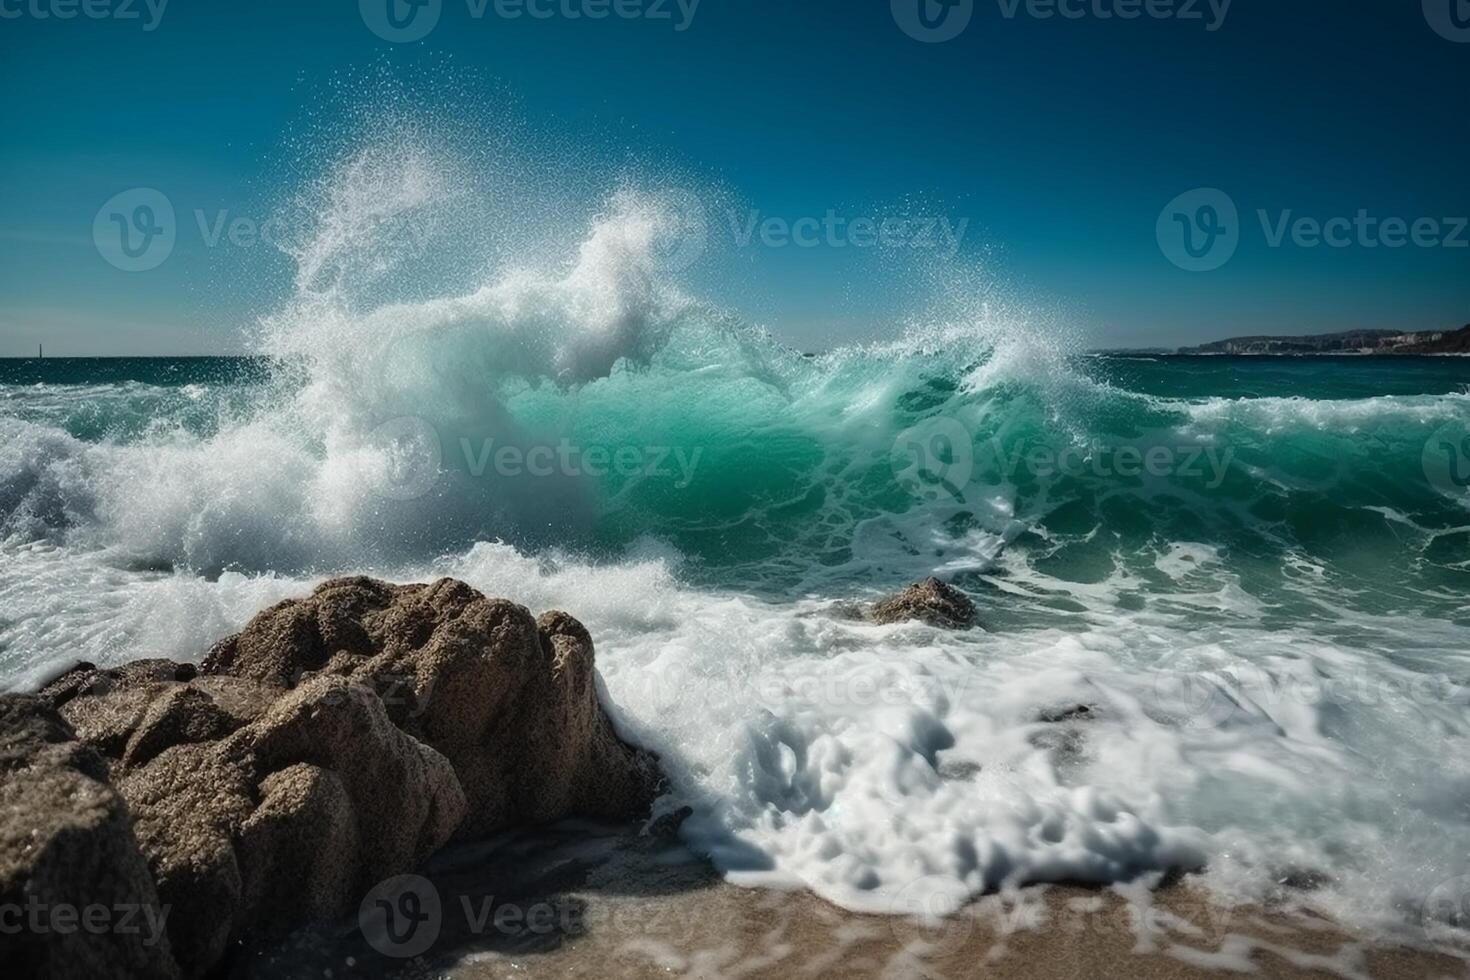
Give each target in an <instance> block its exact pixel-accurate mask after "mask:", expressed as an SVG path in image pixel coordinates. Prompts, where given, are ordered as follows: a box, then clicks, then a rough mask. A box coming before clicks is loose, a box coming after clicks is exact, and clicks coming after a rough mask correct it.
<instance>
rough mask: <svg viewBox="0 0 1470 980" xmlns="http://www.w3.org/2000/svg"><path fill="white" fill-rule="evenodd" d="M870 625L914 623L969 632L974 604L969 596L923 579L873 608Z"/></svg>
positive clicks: (972, 620) (931, 580)
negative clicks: (967, 630)
mask: <svg viewBox="0 0 1470 980" xmlns="http://www.w3.org/2000/svg"><path fill="white" fill-rule="evenodd" d="M872 618H873V622H875V623H878V624H879V625H887V624H889V623H902V622H905V621H907V620H911V619H917V620H918V621H920V622H922V623H927V624H929V625H930V626H938V627H941V628H943V629H951V630H963V629H969V628H970V627H972V626H974V625H975V624H976V622H977V620H976V615H975V604H974V603H973V602H971V601H970V598H969V596H967V595H965V594H964V593H963V592H961V591H960V590H959V589H956V588H955V587H954V586H952V585H946V584H945V583H943V582H941V581H939V579H937V578H926V579H924V581H922V582H915V583H914V584H913V585H910V586H909V587H908V588H906V589H904V590H903V591H902V592H899V593H897V594H895V595H891V596H889V597H888V598H886V599H882V600H879V601H878V602H877V603H876V604H874V606H873V611H872Z"/></svg>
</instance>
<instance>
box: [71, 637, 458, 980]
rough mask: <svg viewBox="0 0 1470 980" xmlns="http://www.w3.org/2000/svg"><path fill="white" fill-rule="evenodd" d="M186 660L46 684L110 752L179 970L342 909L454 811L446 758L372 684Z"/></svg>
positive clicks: (432, 837) (432, 839) (439, 829)
mask: <svg viewBox="0 0 1470 980" xmlns="http://www.w3.org/2000/svg"><path fill="white" fill-rule="evenodd" d="M175 667H178V669H174V668H175ZM192 674H193V671H192V670H190V669H187V668H185V667H184V666H183V665H167V664H162V663H159V662H150V663H146V664H132V665H129V666H128V667H125V668H122V669H119V670H111V671H98V670H96V669H94V668H90V667H88V666H87V665H83V666H82V667H81V668H78V669H76V670H73V671H72V672H70V673H69V674H67V675H65V676H63V677H61V678H59V679H58V680H57V681H55V682H53V684H52V685H50V686H49V687H47V688H46V689H45V691H43V695H44V696H45V697H48V698H50V699H52V700H54V701H56V702H59V703H60V705H61V711H62V713H63V714H64V715H65V716H66V718H67V719H68V720H69V721H70V722H71V723H72V724H73V725H74V726H75V729H76V731H77V733H78V735H79V736H80V738H81V739H82V740H83V741H84V742H86V743H87V744H88V745H90V746H93V747H95V748H96V749H98V750H99V751H100V752H102V753H104V754H105V755H106V756H107V757H108V758H109V759H110V760H111V762H112V775H113V778H114V780H115V781H116V785H117V790H118V792H119V793H120V794H121V795H122V797H123V799H124V800H126V801H127V804H128V806H129V807H130V808H131V810H132V813H133V818H134V832H135V834H136V837H137V840H138V844H139V846H140V848H141V851H142V854H143V855H144V856H145V857H146V858H147V862H148V867H149V870H150V871H151V873H152V876H153V879H154V880H155V881H156V882H157V891H158V896H159V898H160V900H161V901H162V902H163V903H164V904H165V906H167V907H169V908H171V909H172V915H171V917H170V919H169V923H168V925H169V937H170V941H171V946H172V951H173V954H174V957H175V958H176V960H177V962H178V963H179V965H180V966H181V967H182V969H183V972H184V973H185V974H186V975H189V976H196V975H198V974H200V973H203V972H204V971H206V970H208V969H209V968H210V967H211V966H212V965H213V964H215V963H216V962H218V960H219V959H220V957H221V956H222V955H223V954H224V952H225V950H226V948H227V947H228V945H229V943H231V942H233V941H236V940H238V939H241V938H242V937H245V936H247V935H257V934H261V933H268V932H272V931H278V930H284V929H287V928H290V927H292V926H294V925H297V924H299V923H301V922H305V921H320V920H322V919H328V918H332V917H336V916H340V915H342V914H344V913H345V912H347V911H349V910H350V909H351V908H352V907H353V905H354V904H355V902H356V901H358V900H360V898H361V895H362V894H363V893H364V892H365V891H366V890H367V889H368V888H370V887H371V886H372V885H373V884H375V883H376V882H378V881H380V880H382V879H383V878H386V877H390V876H392V875H395V874H401V873H404V872H406V871H409V870H412V869H413V868H414V867H416V866H417V865H419V864H420V863H421V862H422V861H424V860H425V859H426V858H428V857H429V856H430V855H431V854H432V853H433V852H434V851H435V850H437V849H438V848H439V847H440V846H441V845H442V844H444V842H445V841H447V840H448V839H449V838H450V837H451V835H452V834H453V833H454V831H455V829H456V828H457V827H458V826H459V824H460V822H461V821H462V820H463V818H464V813H465V802H464V793H463V790H461V788H460V786H459V781H458V780H457V779H456V777H455V775H454V770H453V768H452V767H451V766H450V765H449V762H448V761H447V760H446V759H445V758H444V757H443V756H441V755H440V754H439V753H437V752H435V751H434V750H433V749H431V748H429V747H428V746H426V745H424V744H423V743H421V742H420V741H418V740H417V739H415V738H413V737H412V736H410V735H408V734H407V733H406V732H404V731H402V730H401V729H399V728H398V727H397V726H395V725H394V724H393V723H392V722H391V721H390V720H389V718H388V714H387V711H386V709H385V708H384V706H383V704H382V701H381V700H380V699H379V698H378V696H377V695H376V694H375V693H374V692H373V691H372V690H371V689H370V688H368V687H366V686H364V685H362V684H359V683H355V682H353V681H350V680H348V679H345V678H336V677H318V678H312V679H310V680H307V681H306V682H304V683H302V684H301V685H300V686H299V687H297V688H295V689H293V690H286V689H284V688H280V687H275V686H271V685H266V684H261V683H260V682H258V681H254V680H250V679H245V678H236V677H225V676H197V677H194V676H192ZM180 677H182V678H188V679H184V680H178V679H175V678H180Z"/></svg>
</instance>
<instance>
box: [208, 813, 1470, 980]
mask: <svg viewBox="0 0 1470 980" xmlns="http://www.w3.org/2000/svg"><path fill="white" fill-rule="evenodd" d="M424 874H425V876H426V877H425V878H424V881H425V882H426V883H427V884H428V886H429V889H430V890H431V892H432V894H433V896H434V900H433V902H432V903H430V904H432V906H433V907H434V908H435V909H437V915H436V918H435V919H434V920H433V923H432V925H433V928H434V930H435V932H434V935H435V941H434V942H433V943H432V944H431V945H430V946H429V947H428V948H427V949H424V950H422V951H420V952H419V953H418V955H416V956H415V957H399V956H395V955H383V953H382V952H380V951H379V950H376V949H374V948H372V947H371V946H370V945H369V943H367V942H365V941H364V940H363V938H362V936H361V935H360V934H355V933H353V931H352V928H351V926H350V925H348V926H347V927H346V928H345V929H343V930H340V931H338V932H336V933H335V934H333V933H332V932H331V931H330V930H325V929H323V930H313V931H302V932H300V933H297V934H296V935H294V936H293V937H291V938H290V939H289V940H288V941H286V942H285V943H282V944H280V945H278V946H275V947H273V948H272V949H270V950H266V951H261V952H259V953H258V954H257V955H255V956H253V957H250V958H248V959H247V960H246V961H245V962H244V963H243V964H241V967H240V969H239V971H238V972H237V976H240V977H261V978H265V977H271V976H277V975H280V973H281V971H283V970H286V969H289V970H291V971H292V972H293V973H300V974H302V975H305V974H307V973H311V972H313V971H317V973H316V975H321V972H322V971H326V970H332V971H333V975H334V976H337V977H342V976H346V977H352V976H392V977H410V976H413V977H417V976H440V977H451V978H454V980H490V978H493V977H503V976H507V975H528V976H543V975H544V976H550V975H555V976H559V977H588V978H594V977H595V978H606V977H628V978H638V977H647V976H650V975H654V974H662V975H670V976H721V977H725V976H732V977H733V976H739V977H757V978H760V977H771V978H783V980H784V978H787V977H804V976H825V975H843V976H852V977H892V976H917V977H944V978H958V977H970V976H976V977H978V976H996V975H1004V976H1011V977H1021V978H1027V980H1031V978H1034V980H1046V978H1053V977H1057V978H1060V977H1079V976H1097V975H1118V976H1123V975H1131V976H1139V977H1148V978H1174V977H1178V978H1192V977H1208V976H1218V975H1221V974H1222V973H1242V972H1258V973H1264V974H1265V975H1268V976H1272V977H1298V976H1300V977H1309V976H1310V977H1321V976H1339V977H1346V978H1353V980H1356V978H1362V977H1374V978H1410V977H1427V976H1463V975H1465V973H1466V971H1467V963H1470V950H1464V951H1461V952H1460V953H1459V954H1455V953H1453V952H1452V951H1449V950H1447V949H1442V950H1435V949H1432V948H1430V945H1429V944H1428V943H1427V942H1426V943H1423V944H1415V943H1411V942H1409V941H1403V942H1390V941H1383V940H1373V939H1369V938H1366V937H1364V936H1362V935H1359V934H1354V933H1352V932H1350V931H1347V930H1345V929H1343V928H1341V927H1339V926H1338V925H1336V924H1334V923H1332V922H1331V921H1329V920H1327V919H1324V918H1320V917H1317V916H1314V915H1310V914H1303V913H1294V914H1293V913H1287V912H1284V911H1278V910H1267V909H1264V908H1261V907H1257V906H1238V907H1234V908H1232V907H1228V906H1225V905H1223V904H1220V903H1219V902H1217V901H1216V900H1214V899H1213V898H1212V897H1211V896H1210V895H1209V893H1208V892H1206V891H1205V890H1204V889H1202V888H1200V887H1198V886H1197V885H1194V884H1192V883H1190V882H1189V880H1187V879H1186V880H1185V881H1183V882H1179V883H1171V884H1166V885H1164V886H1162V887H1159V888H1157V889H1154V888H1151V887H1150V885H1156V884H1157V882H1156V881H1150V880H1144V881H1140V882H1137V883H1135V884H1132V885H1119V886H1113V887H1111V888H1082V887H1077V886H1062V885H1057V886H1036V887H1028V888H1023V889H1019V890H1015V891H1010V892H1007V893H1004V894H1000V895H997V894H991V895H987V896H985V897H983V898H981V899H979V900H978V901H975V902H972V903H969V904H967V905H966V906H964V907H963V908H961V909H958V910H950V909H947V908H945V907H944V903H943V900H942V899H937V898H936V895H937V894H938V893H931V892H926V891H925V889H924V882H925V879H923V878H920V879H917V880H916V881H915V883H914V887H913V888H912V889H911V892H912V894H911V895H910V897H911V898H912V900H913V901H912V903H911V904H912V908H908V909H904V910H901V911H903V912H906V913H907V914H899V915H893V916H875V915H862V914H858V913H853V912H849V911H846V910H843V909H840V908H838V907H836V906H833V905H830V904H828V903H826V902H824V901H822V900H821V899H820V898H817V897H816V896H814V895H812V894H811V893H810V892H807V891H804V890H774V889H758V888H742V887H737V886H735V885H732V884H729V883H727V882H725V881H723V880H722V879H721V878H720V877H719V876H718V874H717V873H716V872H715V871H714V870H713V869H712V868H711V867H710V866H709V865H707V864H706V863H705V862H703V861H701V860H699V859H698V858H697V857H695V856H694V855H693V854H691V853H690V852H688V851H687V850H685V849H684V848H683V847H682V846H680V845H677V844H674V843H672V842H669V841H666V840H658V839H654V838H650V837H649V836H647V835H641V834H640V833H639V832H638V830H637V829H636V828H618V827H608V826H597V825H592V824H586V823H575V824H572V823H569V824H563V825H558V826H556V827H552V828H546V829H542V830H533V831H517V832H514V833H511V834H507V835H503V836H501V837H497V838H495V839H494V840H491V841H486V842H482V843H478V844H470V845H465V846H461V847H459V848H455V849H452V850H451V851H448V852H445V853H443V854H441V855H440V856H438V857H436V858H435V859H434V860H433V861H432V862H431V863H430V866H429V867H428V868H427V869H426V870H425V872H424ZM940 912H945V913H948V914H945V915H943V916H939V915H937V914H936V913H940Z"/></svg>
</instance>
